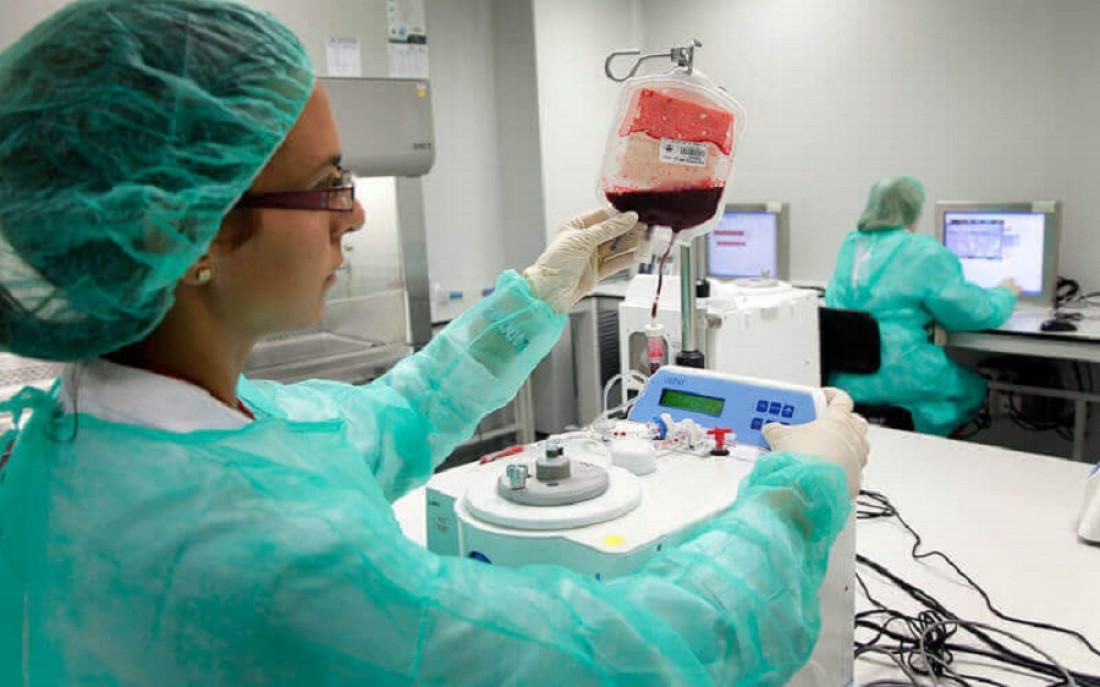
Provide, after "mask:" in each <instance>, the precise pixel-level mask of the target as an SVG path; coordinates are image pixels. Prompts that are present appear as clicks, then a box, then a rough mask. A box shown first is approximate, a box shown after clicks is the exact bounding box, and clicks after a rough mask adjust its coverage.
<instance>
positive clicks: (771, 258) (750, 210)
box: [706, 202, 789, 279]
mask: <svg viewBox="0 0 1100 687" xmlns="http://www.w3.org/2000/svg"><path fill="white" fill-rule="evenodd" d="M788 232H789V213H788V205H787V203H778V202H772V203H730V204H728V205H726V208H725V212H724V213H723V214H722V219H721V221H720V222H719V223H718V226H716V227H715V228H714V230H713V231H711V232H710V234H708V235H707V260H706V264H707V274H708V275H709V276H711V277H718V278H726V279H738V278H744V277H763V276H768V277H772V278H775V279H787V278H788V274H787V273H788V250H787V247H788Z"/></svg>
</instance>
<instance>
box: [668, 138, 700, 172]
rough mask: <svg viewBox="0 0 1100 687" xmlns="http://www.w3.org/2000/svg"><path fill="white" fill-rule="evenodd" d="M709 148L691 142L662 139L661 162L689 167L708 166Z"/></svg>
mask: <svg viewBox="0 0 1100 687" xmlns="http://www.w3.org/2000/svg"><path fill="white" fill-rule="evenodd" d="M707 153H708V151H707V147H706V146H705V145H702V144H699V143H691V142H690V141H677V140H676V139H672V138H662V139H661V162H668V163H670V164H674V165H688V166H689V167H706V166H707Z"/></svg>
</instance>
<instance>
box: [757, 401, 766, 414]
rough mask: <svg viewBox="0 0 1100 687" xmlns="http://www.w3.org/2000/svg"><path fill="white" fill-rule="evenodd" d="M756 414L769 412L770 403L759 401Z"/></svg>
mask: <svg viewBox="0 0 1100 687" xmlns="http://www.w3.org/2000/svg"><path fill="white" fill-rule="evenodd" d="M756 412H758V413H766V412H768V402H767V401H757V402H756Z"/></svg>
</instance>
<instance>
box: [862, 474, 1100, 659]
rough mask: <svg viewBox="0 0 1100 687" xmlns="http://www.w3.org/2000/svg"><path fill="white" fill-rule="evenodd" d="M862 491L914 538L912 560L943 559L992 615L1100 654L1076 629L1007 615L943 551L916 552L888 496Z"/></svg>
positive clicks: (916, 540)
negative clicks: (1072, 640) (885, 507)
mask: <svg viewBox="0 0 1100 687" xmlns="http://www.w3.org/2000/svg"><path fill="white" fill-rule="evenodd" d="M864 493H866V494H867V495H868V496H872V495H873V498H874V499H875V500H876V502H879V503H886V504H889V508H890V509H891V510H892V511H893V516H894V517H895V518H897V520H898V522H899V523H901V526H902V527H904V528H905V530H906V531H907V532H909V534H910V535H911V536H912V537H913V540H914V541H913V547H912V548H911V549H910V551H909V555H910V556H912V558H913V560H917V561H919V560H921V559H923V558H931V557H936V558H939V559H941V560H943V561H944V562H945V563H947V564H948V565H949V566H951V569H952V570H954V571H955V573H956V574H958V575H959V577H961V578H963V579H964V580H966V582H967V584H969V585H970V586H971V588H973V589H974V591H976V592H978V594H979V595H980V596H981V597H982V601H984V602H985V606H986V608H987V609H989V612H990V613H992V614H993V615H995V616H997V617H998V618H1000V619H1001V620H1007V621H1008V622H1012V623H1017V624H1019V625H1026V626H1029V627H1034V628H1038V629H1042V630H1049V631H1051V632H1060V633H1062V634H1065V635H1068V636H1070V637H1073V638H1075V639H1077V640H1079V641H1080V642H1081V643H1082V644H1084V645H1085V646H1086V647H1088V649H1089V651H1091V652H1092V653H1093V654H1095V655H1096V656H1100V649H1097V648H1096V646H1094V645H1093V643H1092V642H1090V641H1089V639H1088V638H1087V637H1085V635H1083V634H1081V633H1080V632H1077V631H1076V630H1069V629H1066V628H1063V627H1059V626H1057V625H1051V624H1049V623H1043V622H1036V621H1031V620H1025V619H1023V618H1016V617H1014V616H1011V615H1008V614H1007V613H1005V612H1003V611H1001V610H1000V609H998V608H997V607H995V606H994V605H993V602H992V601H991V600H990V598H989V594H987V593H986V591H985V590H984V589H982V587H981V586H980V585H979V584H978V583H977V582H975V581H974V580H973V579H972V578H971V577H970V576H969V575H967V574H966V573H965V572H963V571H962V568H960V567H959V566H958V565H956V564H955V561H953V560H951V558H950V557H949V556H948V555H947V554H945V553H943V552H942V551H938V550H935V549H933V550H931V551H926V552H923V553H921V552H918V549H920V547H921V544H922V543H923V541H922V540H921V537H920V535H919V534H917V531H916V530H914V529H913V528H912V527H911V526H910V525H909V523H908V522H907V521H906V520H905V518H903V517H902V516H901V513H900V512H898V509H897V507H896V506H894V505H893V503H891V502H890V500H889V498H888V497H887V496H886V495H885V494H881V493H879V492H874V491H869V490H867V491H861V492H860V495H863V494H864ZM857 517H858V515H857ZM857 558H858V557H857Z"/></svg>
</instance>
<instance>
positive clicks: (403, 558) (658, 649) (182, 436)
mask: <svg viewBox="0 0 1100 687" xmlns="http://www.w3.org/2000/svg"><path fill="white" fill-rule="evenodd" d="M340 152H341V151H340V142H339V137H338V135H337V132H336V129H335V126H334V124H333V119H332V115H331V112H330V108H329V104H328V100H327V97H326V95H325V92H324V90H323V89H321V88H320V87H318V86H317V85H316V83H315V80H314V75H313V71H312V69H311V67H310V64H309V61H308V59H307V57H306V53H305V50H304V48H303V47H302V45H301V43H299V41H298V40H297V39H296V38H295V37H294V36H293V35H292V34H291V33H290V32H289V31H288V30H287V29H286V28H284V27H283V26H282V25H281V24H279V23H278V22H277V21H275V20H274V19H273V18H272V17H271V16H270V15H268V14H266V13H263V12H260V11H258V10H255V9H253V8H250V7H249V6H247V5H243V4H236V3H233V2H229V1H227V0H143V1H142V2H134V1H133V0H80V1H78V2H75V3H73V4H70V5H68V6H67V7H65V8H64V9H62V10H61V11H60V12H58V13H57V14H55V15H54V16H52V17H51V18H50V19H47V20H46V21H45V22H44V23H42V24H40V25H39V26H38V27H36V28H35V29H33V30H32V31H31V32H30V33H28V34H27V35H25V36H24V37H23V38H22V39H20V40H19V41H18V42H17V43H16V44H15V45H13V46H12V47H11V48H9V49H8V50H7V51H5V52H4V53H3V54H2V55H0V260H2V262H0V264H2V272H0V343H2V347H3V348H4V350H7V351H11V352H13V353H16V354H19V355H25V356H31V357H38V358H49V359H53V360H60V361H68V362H69V363H70V364H69V365H68V366H67V369H66V372H65V373H64V375H63V376H62V378H61V379H60V380H59V381H58V383H57V384H56V385H55V386H54V388H53V389H52V390H51V391H50V392H48V393H47V392H42V391H37V390H35V389H26V390H24V391H23V392H21V393H20V394H19V395H17V396H16V397H15V398H13V399H11V400H10V401H8V402H6V403H4V404H3V409H6V410H8V411H10V412H12V413H13V415H14V419H15V421H16V424H17V427H18V429H16V430H12V431H11V432H10V433H9V434H7V435H5V437H4V446H5V447H7V446H9V445H10V446H13V448H12V450H11V452H10V456H6V457H5V459H4V464H3V467H2V468H0V470H2V472H0V684H2V685H17V684H27V685H75V684H111V685H170V686H171V685H368V684H369V685H408V684H477V685H500V684H523V685H542V684H545V685H595V684H602V685H606V684H630V685H641V684H713V683H718V684H745V685H749V684H751V685H763V684H780V683H782V682H783V681H785V680H786V678H787V677H788V676H789V675H791V674H792V672H793V671H795V670H796V669H797V668H798V667H799V666H800V665H801V664H802V663H803V662H804V661H805V660H806V658H807V656H808V655H809V652H810V650H811V648H812V646H813V643H814V641H815V639H816V636H817V632H818V628H819V625H820V618H819V611H818V601H817V596H816V595H817V589H818V587H819V586H820V584H821V582H822V577H823V575H824V571H825V567H826V562H827V558H828V552H829V547H830V545H831V543H832V541H833V539H834V537H835V536H836V534H837V532H838V531H839V530H840V529H841V527H842V526H843V524H844V522H845V519H846V518H847V516H848V513H849V511H850V490H853V489H857V488H858V482H859V473H860V468H861V466H862V463H863V462H864V461H865V459H866V455H867V446H866V442H865V439H864V437H863V432H864V431H865V427H864V426H863V425H861V424H860V422H859V421H858V418H856V417H855V416H854V415H852V413H851V412H850V410H851V406H850V399H848V398H847V396H845V395H844V394H840V393H837V394H834V395H832V397H831V398H832V399H833V401H832V404H831V405H830V407H829V410H828V411H827V412H826V413H825V414H824V416H823V417H822V418H820V419H819V420H817V421H815V422H814V423H811V424H808V425H803V426H801V427H785V428H782V429H783V430H786V431H784V432H782V433H776V434H775V435H774V439H775V440H774V441H773V445H774V446H775V447H776V448H777V452H776V453H773V454H771V455H769V456H767V457H765V458H763V459H761V460H760V461H759V462H758V464H757V466H756V469H755V470H754V472H753V474H752V475H751V477H750V478H748V479H746V480H745V482H744V483H743V484H742V485H741V486H740V493H739V497H738V499H737V502H736V504H735V505H734V506H732V507H731V508H730V509H729V510H728V511H727V512H725V513H723V514H721V515H720V516H718V517H716V518H715V519H714V520H713V521H712V522H711V523H710V524H708V525H707V526H706V527H705V528H703V529H702V530H701V531H700V532H698V534H697V535H696V536H695V537H693V538H692V539H691V540H690V541H688V542H686V543H685V544H684V545H682V546H679V547H675V548H673V549H670V550H668V551H666V552H664V553H663V554H662V555H660V556H658V557H657V558H656V559H654V560H653V561H651V562H650V563H649V564H648V565H646V566H645V567H644V568H643V569H641V570H640V571H638V572H637V573H635V574H633V575H629V576H626V577H623V578H620V579H617V580H614V581H610V582H602V583H601V582H599V581H597V580H595V579H589V578H588V577H585V576H582V575H579V574H575V573H572V572H570V571H568V570H566V569H564V568H559V567H555V566H536V567H530V568H524V569H506V568H501V567H496V566H488V565H483V564H481V563H478V562H476V561H473V560H468V559H456V558H450V557H441V556H436V555H434V554H432V553H430V552H428V551H425V550H424V549H423V548H421V547H419V546H417V545H416V544H414V543H411V542H410V541H408V540H407V539H406V538H405V537H403V536H402V534H401V531H400V529H399V528H398V525H397V522H396V520H395V519H394V515H393V510H392V509H391V507H390V503H392V502H393V501H394V499H396V498H398V497H400V496H401V495H402V494H405V493H407V492H409V491H410V490H411V489H413V488H415V487H417V486H420V485H423V484H424V483H425V482H426V480H427V479H428V477H429V476H430V475H431V474H432V470H433V469H434V468H435V467H436V466H437V465H438V464H439V463H440V462H441V461H442V460H443V459H444V458H445V457H446V456H447V455H448V454H449V453H450V452H451V450H452V449H453V448H454V447H455V446H457V445H458V444H459V443H461V442H462V441H464V440H465V439H467V438H468V437H470V435H471V434H472V433H473V431H474V429H475V427H476V424H477V422H478V421H479V419H480V418H482V417H483V416H484V415H485V414H486V413H488V412H490V411H492V410H493V409H495V408H498V407H500V406H501V405H503V404H504V403H506V402H508V400H509V399H510V398H511V397H512V396H513V395H514V394H515V392H516V390H517V389H518V388H519V387H520V385H521V384H522V383H523V381H524V380H525V379H526V378H527V377H528V375H529V374H530V372H531V370H532V369H533V368H534V366H535V365H536V363H537V362H538V361H539V359H540V358H542V357H543V356H544V355H545V354H546V353H547V352H548V351H549V349H550V347H551V346H552V345H553V343H554V342H555V340H556V339H557V338H558V337H559V335H560V334H561V332H562V329H563V327H564V326H565V323H566V315H565V313H566V312H567V311H568V309H569V308H570V307H571V305H572V304H573V303H574V302H575V301H576V300H577V299H578V298H579V297H581V296H582V295H584V294H585V293H586V292H587V291H588V290H589V289H591V288H592V286H593V285H594V284H595V282H596V281H597V280H598V279H599V278H601V277H603V276H605V275H607V274H609V273H611V272H614V271H616V270H617V269H620V268H622V267H624V266H625V265H626V263H627V262H629V261H630V260H631V257H630V255H629V254H626V255H624V256H621V257H617V258H609V259H608V260H611V262H608V261H601V259H600V257H599V256H600V255H601V252H600V250H599V246H600V245H601V244H604V243H606V242H608V241H611V240H612V239H616V238H623V237H626V238H625V240H626V241H627V242H629V240H630V237H631V236H633V235H635V234H636V232H633V233H631V232H632V228H633V227H634V226H635V222H636V217H635V216H634V215H633V214H629V213H628V214H625V215H617V216H609V214H608V213H607V212H604V211H597V212H595V213H590V214H588V215H584V216H582V217H580V218H578V219H577V220H574V221H573V222H571V223H568V224H566V225H564V226H563V228H562V230H561V231H560V232H559V234H558V235H557V237H556V238H555V240H554V241H553V242H552V243H551V245H550V246H549V247H548V248H547V250H546V252H544V253H543V255H542V256H541V257H540V258H539V260H538V262H537V263H536V264H535V265H533V266H532V267H530V268H528V269H527V270H526V271H525V272H524V273H523V274H518V273H516V272H513V271H507V272H505V273H503V274H502V275H501V277H500V279H499V281H498V282H497V288H496V290H495V292H494V293H493V294H492V295H490V296H488V297H487V298H485V299H484V300H483V301H481V302H480V303H478V304H477V305H475V306H474V307H472V308H471V309H470V310H469V311H467V312H466V313H465V314H464V315H463V316H461V317H460V318H458V319H457V320H456V321H455V322H453V323H452V324H451V325H450V326H448V327H447V328H446V329H445V330H443V332H441V333H440V334H439V335H437V336H436V337H435V338H434V339H433V340H432V342H431V343H430V345H428V346H427V347H426V348H425V349H424V350H422V351H420V352H419V353H417V354H415V355H413V356H411V357H409V358H408V359H406V360H404V361H403V362H401V363H400V364H399V365H397V366H396V367H395V368H394V369H393V370H391V371H390V372H389V373H388V374H386V375H385V376H383V377H381V378H380V379H378V380H377V381H375V382H373V383H371V384H368V385H366V386H362V387H354V386H348V385H344V384H337V383H332V382H322V381H311V382H304V383H300V384H294V385H290V386H283V385H279V384H275V383H270V382H256V383H252V382H249V381H248V380H246V379H244V378H243V377H241V375H240V372H241V369H242V366H243V364H244V361H245V358H246V357H247V356H248V354H249V351H250V350H251V348H252V345H253V344H254V342H255V341H256V340H257V339H258V338H259V337H261V336H262V335H264V334H266V333H268V332H272V331H276V330H285V329H294V328H300V327H303V326H306V325H309V324H311V323H314V322H316V321H317V320H318V318H319V317H320V316H321V314H322V311H323V308H324V302H325V297H324V295H325V292H326V290H327V289H328V287H329V286H330V285H331V283H332V280H333V275H334V273H335V271H336V269H337V267H339V265H340V263H341V260H342V256H341V238H342V237H343V235H344V234H345V233H346V232H349V231H354V230H356V229H358V228H359V227H361V226H362V225H363V224H364V221H366V222H367V227H366V229H364V230H365V231H369V230H370V226H369V218H367V219H366V220H365V219H364V216H363V210H362V208H361V207H360V206H359V204H358V203H357V202H356V201H355V199H354V187H353V185H352V182H351V178H350V175H348V174H347V173H346V172H345V171H344V170H342V169H341V168H340V166H339V158H340ZM525 219H526V218H523V219H517V221H516V224H528V225H529V224H530V222H529V221H523V220H525ZM624 245H628V244H624ZM619 250H622V246H620V248H619ZM602 254H604V255H606V254H609V253H602ZM13 441H14V443H12V442H13ZM784 446H790V447H792V448H798V449H802V450H803V451H810V452H812V453H814V454H817V455H816V456H811V455H808V454H807V453H794V452H781V451H779V450H778V449H782V448H783V447H784Z"/></svg>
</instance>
